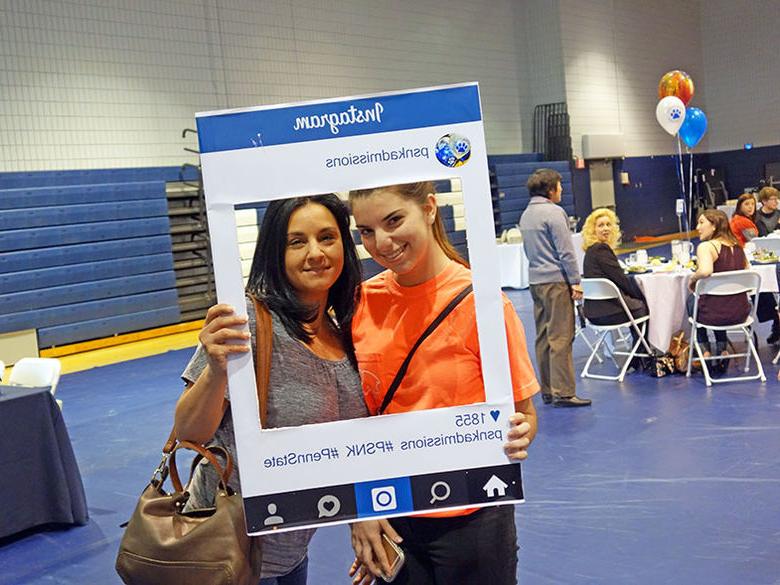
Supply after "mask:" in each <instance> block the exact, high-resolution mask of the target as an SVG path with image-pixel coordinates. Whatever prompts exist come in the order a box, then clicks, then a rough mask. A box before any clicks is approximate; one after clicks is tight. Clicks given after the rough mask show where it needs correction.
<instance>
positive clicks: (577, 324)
mask: <svg viewBox="0 0 780 585" xmlns="http://www.w3.org/2000/svg"><path fill="white" fill-rule="evenodd" d="M585 326H586V323H585V313H583V312H582V303H581V302H580V301H575V302H574V339H577V338H578V337H581V338H582V341H584V342H585V345H587V346H588V349H589V350H590V351H593V342H591V340H590V339H589V338H588V334H587V333H585ZM596 360H597V361H598V362H599V363H601V362H603V361H604V360H602V359H601V356H600V355H599V354H596Z"/></svg>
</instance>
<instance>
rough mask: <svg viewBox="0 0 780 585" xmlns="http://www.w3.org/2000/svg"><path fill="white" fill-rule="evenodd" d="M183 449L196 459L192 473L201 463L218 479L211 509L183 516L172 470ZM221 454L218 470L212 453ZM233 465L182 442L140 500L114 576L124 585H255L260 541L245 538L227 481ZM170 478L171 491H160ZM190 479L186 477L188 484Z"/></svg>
mask: <svg viewBox="0 0 780 585" xmlns="http://www.w3.org/2000/svg"><path fill="white" fill-rule="evenodd" d="M182 448H186V449H192V450H193V451H196V452H197V453H198V457H196V458H195V461H193V466H192V469H193V470H194V469H195V465H197V464H198V463H199V461H200V459H201V458H205V459H206V460H207V461H208V462H209V463H210V464H211V465H213V466H214V468H215V469H216V470H217V472H218V474H219V477H220V478H221V479H220V483H219V488H218V489H217V494H216V496H215V498H214V508H209V509H205V510H192V511H190V512H183V511H182V509H183V508H184V504H185V503H186V502H187V499H188V498H189V493H188V492H187V487H189V482H188V484H187V486H185V487H182V485H181V481H180V479H179V473H178V471H177V469H176V452H177V451H178V450H180V449H182ZM218 449H219V450H220V451H222V452H223V453H224V456H225V458H226V461H227V464H226V466H225V468H224V470H223V468H222V467H221V466H220V464H219V461H218V460H217V458H216V457H215V456H214V453H213V451H216V450H218ZM231 471H232V461H231V460H230V455H228V453H227V451H225V450H224V449H222V448H215V447H211V448H209V449H205V448H203V447H201V446H200V445H196V444H195V443H190V442H189V441H181V442H180V443H179V444H178V445H176V447H174V448H173V450H172V451H171V453H170V457H168V458H167V460H163V463H162V464H161V465H160V467H158V469H157V470H156V471H155V474H154V477H152V480H151V482H150V483H149V485H148V486H147V487H146V489H145V490H144V491H143V493H142V494H141V498H140V499H139V500H138V504H137V505H136V508H135V512H133V516H132V517H131V518H130V522H129V523H128V526H127V529H126V530H125V534H124V537H123V538H122V543H121V545H120V546H119V554H118V556H117V559H116V571H117V573H119V576H120V577H121V578H122V581H124V582H125V583H126V584H127V585H192V584H194V583H198V584H199V585H250V584H251V585H256V584H257V583H258V581H259V580H260V574H259V573H260V565H261V561H262V556H261V554H262V552H261V550H260V542H261V541H260V540H259V539H257V538H252V537H250V536H247V533H246V522H245V520H244V505H243V502H242V499H241V496H240V495H238V494H234V493H232V490H230V488H228V487H227V481H228V478H229V477H230V473H231ZM169 472H170V478H171V483H172V484H173V490H174V491H172V492H171V493H166V492H165V490H164V489H163V483H164V481H165V476H166V475H167V474H168V473H169ZM191 478H192V474H190V479H191Z"/></svg>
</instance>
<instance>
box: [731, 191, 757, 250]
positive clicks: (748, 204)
mask: <svg viewBox="0 0 780 585" xmlns="http://www.w3.org/2000/svg"><path fill="white" fill-rule="evenodd" d="M755 219H756V199H755V197H753V195H752V194H751V193H743V194H742V195H740V196H739V199H737V208H736V209H735V210H734V215H733V216H732V218H731V222H730V225H731V231H732V232H733V233H734V237H735V238H737V242H739V245H740V246H742V247H743V248H744V247H745V244H746V243H747V242H749V241H750V240H752V239H753V238H755V237H756V236H757V235H758V228H757V227H756V224H755V223H754V222H755Z"/></svg>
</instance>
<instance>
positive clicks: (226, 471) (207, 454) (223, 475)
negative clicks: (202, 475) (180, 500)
mask: <svg viewBox="0 0 780 585" xmlns="http://www.w3.org/2000/svg"><path fill="white" fill-rule="evenodd" d="M179 449H190V450H192V451H195V452H196V453H197V454H198V456H200V457H203V458H204V459H206V460H207V461H208V462H209V463H211V465H213V466H214V469H216V470H217V475H218V476H219V482H220V486H221V487H222V489H226V487H227V482H228V479H229V478H230V474H231V473H233V460H232V459H231V458H230V454H229V453H228V452H227V450H226V449H224V448H223V447H202V446H201V445H198V444H197V443H192V442H190V441H179V442H178V444H177V445H176V447H174V449H173V451H171V456H170V458H169V459H168V469H169V470H170V475H171V484H172V485H173V489H174V490H176V491H177V492H181V491H183V490H184V487H183V486H182V483H181V479H180V478H179V470H178V468H177V467H176V451H178V450H179ZM212 451H221V452H222V454H223V455H224V457H225V461H226V464H225V467H224V468H223V467H222V466H221V465H220V464H219V461H218V460H217V458H216V456H215V455H214V453H213V452H212ZM194 464H195V462H193V465H192V469H194V468H195V465H194ZM190 479H192V474H191V473H190Z"/></svg>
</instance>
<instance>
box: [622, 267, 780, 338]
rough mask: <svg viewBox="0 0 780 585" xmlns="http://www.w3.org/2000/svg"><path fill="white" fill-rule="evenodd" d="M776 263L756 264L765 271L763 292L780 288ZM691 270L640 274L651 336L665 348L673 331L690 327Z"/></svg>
mask: <svg viewBox="0 0 780 585" xmlns="http://www.w3.org/2000/svg"><path fill="white" fill-rule="evenodd" d="M776 266H777V265H776V264H759V265H754V266H753V270H755V271H756V272H758V273H759V274H760V275H761V292H772V293H777V292H778V284H777V276H776V272H775V267H776ZM692 274H693V273H692V272H691V271H690V270H684V271H679V272H678V271H675V272H655V273H652V274H651V273H647V274H637V275H636V276H635V277H634V278H636V281H637V284H639V288H641V289H642V292H643V293H644V294H645V299H646V300H647V307H648V309H649V310H650V322H649V328H650V333H649V335H648V340H649V341H650V343H651V344H652V345H654V346H655V347H657V348H658V349H660V350H662V351H666V350H667V349H668V348H669V342H670V341H671V340H672V335H674V333H675V332H676V331H679V330H680V329H687V328H688V314H687V312H686V310H685V301H686V299H687V298H688V295H690V292H689V291H688V281H689V280H690V279H691V275H692Z"/></svg>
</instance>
